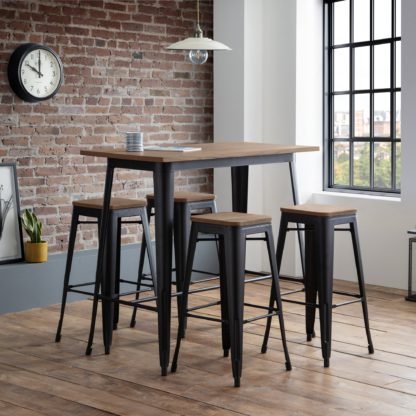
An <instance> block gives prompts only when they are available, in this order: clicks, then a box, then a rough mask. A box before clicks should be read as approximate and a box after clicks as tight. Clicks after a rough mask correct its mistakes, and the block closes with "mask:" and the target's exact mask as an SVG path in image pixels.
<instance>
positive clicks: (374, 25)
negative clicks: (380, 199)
mask: <svg viewBox="0 0 416 416" xmlns="http://www.w3.org/2000/svg"><path fill="white" fill-rule="evenodd" d="M324 7H325V9H324V13H325V17H324V21H325V30H324V48H325V49H324V50H325V53H324V55H325V61H324V69H325V71H324V86H325V94H324V97H325V102H324V135H325V137H324V148H325V150H324V155H325V171H326V172H325V188H326V189H333V190H343V189H346V190H352V191H357V192H360V191H361V192H368V193H369V192H380V193H396V194H397V193H400V185H401V182H400V174H401V157H400V156H401V99H400V98H401V97H400V95H401V79H400V73H401V19H400V17H401V0H326V1H325V6H324Z"/></svg>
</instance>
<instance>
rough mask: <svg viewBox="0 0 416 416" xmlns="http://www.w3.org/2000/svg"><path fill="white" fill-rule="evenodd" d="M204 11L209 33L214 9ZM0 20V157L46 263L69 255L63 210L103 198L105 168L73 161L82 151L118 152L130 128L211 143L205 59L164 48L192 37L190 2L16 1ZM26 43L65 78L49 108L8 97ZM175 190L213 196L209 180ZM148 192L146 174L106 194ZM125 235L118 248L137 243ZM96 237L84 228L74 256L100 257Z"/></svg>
mask: <svg viewBox="0 0 416 416" xmlns="http://www.w3.org/2000/svg"><path fill="white" fill-rule="evenodd" d="M29 6H30V7H29ZM201 11H202V15H201V17H202V19H203V22H202V23H203V26H204V29H205V33H206V34H209V33H211V32H212V31H211V30H210V29H211V27H212V1H211V0H207V1H204V2H201ZM0 16H1V17H0V22H2V21H3V22H5V25H3V27H4V29H0V38H2V39H4V40H5V41H4V42H3V43H0V138H1V139H0V142H1V146H0V147H1V148H0V157H1V159H2V161H6V162H16V163H17V165H18V175H19V186H20V193H21V198H22V207H26V206H27V207H29V208H33V207H35V209H36V210H38V213H39V214H40V218H41V219H42V220H43V221H44V225H45V238H46V239H47V240H48V241H49V243H50V250H51V253H53V252H59V251H63V250H66V245H67V242H68V225H69V223H70V219H71V212H72V206H71V200H72V199H75V198H79V197H85V196H101V195H102V192H103V188H104V178H105V169H106V165H105V161H104V160H102V159H100V158H92V157H83V156H80V155H79V152H80V150H81V149H82V148H94V147H97V146H110V147H114V148H124V137H123V135H122V134H121V133H120V132H122V131H126V130H127V129H128V127H129V126H130V125H131V124H132V123H134V124H136V125H139V126H140V129H141V131H143V132H144V133H145V142H146V143H149V142H160V143H163V142H174V141H177V142H179V143H187V142H189V141H191V140H192V141H195V142H199V141H202V142H208V141H211V140H212V125H213V124H212V108H213V107H212V106H213V103H212V59H210V60H209V61H208V62H207V64H205V65H204V66H203V67H194V66H193V65H191V64H190V63H189V62H187V60H186V54H184V53H182V52H178V53H172V52H166V51H165V50H164V49H163V45H164V44H165V43H166V44H168V43H169V42H173V41H176V40H179V39H180V38H182V37H184V36H186V35H188V34H189V30H190V28H191V27H192V24H193V21H194V16H195V5H194V4H193V2H191V1H183V2H181V7H180V8H178V7H177V2H174V1H172V0H159V1H158V2H154V1H153V0H140V1H139V2H127V1H118V0H117V1H116V0H82V1H81V2H78V3H77V4H76V3H75V2H71V1H68V0H42V1H41V2H26V1H18V0H15V1H13V2H6V1H3V2H0ZM6 25H10V26H6ZM0 27H2V26H1V25H0ZM207 29H208V30H207ZM166 34H167V35H166ZM22 42H34V43H45V44H47V45H49V46H51V47H53V48H54V50H55V51H56V52H57V53H59V54H60V56H61V58H62V60H63V63H64V73H65V79H64V84H63V85H62V86H61V88H60V90H59V91H58V94H57V95H56V96H55V97H54V98H53V99H51V100H48V101H45V102H41V103H26V102H23V101H22V100H20V99H19V98H18V97H16V96H15V95H14V94H12V93H11V90H10V87H9V85H8V81H7V76H6V73H7V61H8V59H9V56H10V52H11V51H12V50H13V49H15V48H16V47H17V46H19V44H20V43H22ZM175 184H176V185H177V186H180V188H181V189H189V190H196V191H197V190H204V191H208V192H209V191H211V190H212V173H211V171H210V170H204V171H192V172H188V173H187V174H184V175H181V176H178V175H176V177H175ZM152 187H153V179H152V173H151V172H132V171H120V172H119V173H117V175H116V180H115V183H114V186H113V191H114V195H116V196H125V197H126V196H128V197H131V198H136V197H138V196H141V197H143V196H144V195H145V194H146V193H148V192H151V190H152ZM138 189H140V191H138ZM124 232H125V234H123V239H122V241H123V242H125V243H127V242H137V241H138V233H137V227H133V226H132V227H128V228H126V229H125V230H124ZM96 236H97V232H96V229H95V228H94V227H85V228H83V231H82V232H81V236H80V238H79V240H78V242H77V246H78V247H79V248H92V247H96Z"/></svg>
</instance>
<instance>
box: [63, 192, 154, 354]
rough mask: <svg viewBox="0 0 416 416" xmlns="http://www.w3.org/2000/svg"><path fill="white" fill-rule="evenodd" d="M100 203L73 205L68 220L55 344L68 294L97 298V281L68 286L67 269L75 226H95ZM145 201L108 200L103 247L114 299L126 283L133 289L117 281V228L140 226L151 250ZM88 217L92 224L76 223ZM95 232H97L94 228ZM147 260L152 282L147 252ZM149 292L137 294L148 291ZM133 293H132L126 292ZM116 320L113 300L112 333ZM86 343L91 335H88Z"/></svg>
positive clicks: (118, 239)
mask: <svg viewBox="0 0 416 416" xmlns="http://www.w3.org/2000/svg"><path fill="white" fill-rule="evenodd" d="M102 205H103V200H102V199H85V200H79V201H73V203H72V206H73V211H72V220H71V228H70V233H69V242H68V255H67V259H66V267H65V276H64V287H63V292H62V303H61V315H60V318H59V323H58V328H57V331H56V336H55V342H59V341H60V340H61V331H62V324H63V319H64V314H65V307H66V300H67V295H68V292H73V293H80V294H83V295H87V296H94V297H97V296H99V290H100V288H99V283H98V282H97V281H93V282H85V283H80V284H75V285H70V284H69V279H70V275H71V267H72V259H73V254H74V247H75V239H76V234H77V229H78V225H79V224H98V225H99V223H100V220H101V213H102ZM146 205H147V203H146V200H144V199H125V198H112V199H111V204H110V225H109V227H108V228H109V234H110V235H109V239H108V241H109V242H110V243H109V245H110V247H107V272H108V273H113V274H114V276H115V294H116V296H121V295H122V294H120V283H128V284H134V285H137V282H136V281H130V280H124V279H121V278H120V255H121V226H122V224H125V223H129V224H131V223H136V224H142V227H143V239H144V241H146V243H147V245H149V246H150V247H151V238H150V231H149V224H148V220H147V215H146ZM80 216H85V217H92V218H95V219H96V220H95V221H89V220H88V221H80V220H79V217H80ZM136 216H138V217H140V220H138V221H137V220H136V221H134V220H132V221H127V220H125V221H122V218H128V217H136ZM98 229H99V228H98ZM147 253H148V258H149V266H150V272H151V276H152V278H153V279H155V276H156V272H155V271H156V267H155V259H154V255H153V250H148V252H147ZM92 285H94V291H91V290H90V291H87V290H84V289H82V288H83V287H85V286H92ZM149 290H151V289H149V288H148V289H145V290H141V291H142V292H143V291H149ZM131 293H134V294H135V293H136V291H133V292H129V294H131ZM118 317H119V305H118V303H117V300H116V301H115V306H114V329H116V328H117V323H118ZM94 327H95V315H93V318H92V322H91V331H92V332H93V331H94ZM90 339H92V338H91V332H90ZM90 353H91V345H89V346H88V347H87V355H88V354H90Z"/></svg>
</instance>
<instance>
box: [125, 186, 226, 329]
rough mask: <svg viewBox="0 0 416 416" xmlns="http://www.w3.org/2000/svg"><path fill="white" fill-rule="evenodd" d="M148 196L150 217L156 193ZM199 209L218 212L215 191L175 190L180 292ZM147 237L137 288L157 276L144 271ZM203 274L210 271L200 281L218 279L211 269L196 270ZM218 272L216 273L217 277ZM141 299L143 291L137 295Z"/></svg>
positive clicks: (176, 247)
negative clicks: (192, 228) (195, 217)
mask: <svg viewBox="0 0 416 416" xmlns="http://www.w3.org/2000/svg"><path fill="white" fill-rule="evenodd" d="M146 199H147V216H148V219H149V221H150V216H151V215H154V212H153V211H154V195H153V194H149V195H146ZM197 210H209V211H210V212H211V213H214V212H217V204H216V201H215V195H214V194H208V193H203V192H186V191H178V192H175V194H174V224H173V232H174V248H175V269H174V270H175V272H176V289H177V291H178V292H180V291H182V282H183V276H184V274H185V258H184V255H183V253H186V252H187V251H188V244H189V234H190V230H191V215H192V214H193V213H195V211H197ZM202 240H203V241H215V239H210V238H205V239H199V241H202ZM146 246H147V245H146V241H145V238H143V241H142V246H141V251H140V261H139V275H138V276H139V278H138V281H137V289H138V290H139V288H140V286H141V285H142V284H143V281H144V282H146V283H147V284H149V283H150V284H152V283H153V280H152V279H149V278H148V277H147V276H146V275H144V274H143V266H144V259H145V253H146ZM195 271H197V272H198V273H200V274H205V275H210V276H211V277H210V278H207V279H200V280H198V282H199V283H203V282H207V281H209V280H213V279H217V278H218V273H211V272H207V271H203V270H195ZM213 276H215V277H213ZM136 299H139V292H138V293H137V295H136ZM178 308H180V300H179V298H178ZM136 314H137V307H134V309H133V314H132V317H131V321H130V327H132V328H133V327H134V326H135V325H136Z"/></svg>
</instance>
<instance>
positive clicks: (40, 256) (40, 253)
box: [25, 241, 48, 263]
mask: <svg viewBox="0 0 416 416" xmlns="http://www.w3.org/2000/svg"><path fill="white" fill-rule="evenodd" d="M25 260H26V261H27V262H28V263H44V262H45V261H48V243H47V242H46V241H42V242H40V243H30V242H29V241H26V242H25Z"/></svg>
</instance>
